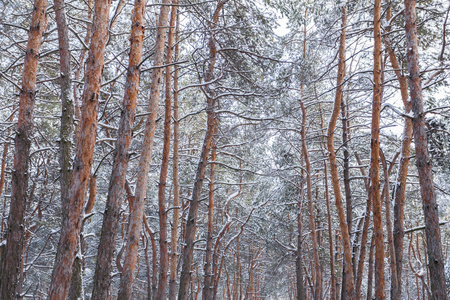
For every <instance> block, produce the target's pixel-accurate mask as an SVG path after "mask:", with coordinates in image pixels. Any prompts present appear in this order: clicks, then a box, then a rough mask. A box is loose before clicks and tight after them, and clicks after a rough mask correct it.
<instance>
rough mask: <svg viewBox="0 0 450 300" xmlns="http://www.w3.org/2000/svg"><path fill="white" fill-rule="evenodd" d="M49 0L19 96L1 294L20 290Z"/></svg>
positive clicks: (41, 7) (35, 20)
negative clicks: (37, 86) (32, 148)
mask: <svg viewBox="0 0 450 300" xmlns="http://www.w3.org/2000/svg"><path fill="white" fill-rule="evenodd" d="M46 10H47V0H35V2H34V9H33V13H32V16H31V24H30V30H29V32H28V42H27V48H26V53H25V61H24V65H23V72H22V88H21V90H20V98H19V118H18V121H17V129H16V137H15V140H14V142H15V144H14V166H13V171H12V184H11V204H10V211H9V217H8V229H7V231H6V246H5V248H4V250H3V251H2V260H1V269H2V273H1V280H0V298H1V299H5V300H8V299H15V298H16V293H18V292H19V293H20V289H21V286H20V284H18V282H19V281H20V278H19V277H20V269H21V268H20V265H21V261H22V253H23V247H24V236H25V212H26V209H27V188H28V177H29V172H28V163H29V156H30V147H31V136H32V130H33V115H34V103H35V100H36V99H35V97H36V75H37V67H38V59H39V50H40V48H41V44H42V35H43V34H44V31H45V28H46V25H47V22H46V16H45V14H46Z"/></svg>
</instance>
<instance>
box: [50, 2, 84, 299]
mask: <svg viewBox="0 0 450 300" xmlns="http://www.w3.org/2000/svg"><path fill="white" fill-rule="evenodd" d="M54 3H55V19H56V25H57V28H58V42H59V71H60V74H61V75H60V76H61V77H60V85H61V95H60V99H61V128H60V133H59V139H60V142H59V143H60V144H59V167H60V169H61V174H60V178H59V181H60V184H61V204H62V212H63V216H66V215H67V205H68V199H69V187H70V179H71V176H72V164H71V162H72V161H71V157H72V134H73V132H74V106H73V98H72V97H73V95H72V92H71V75H70V74H71V70H70V52H69V31H68V28H67V21H66V16H65V11H64V9H65V3H64V0H55V1H54ZM81 283H82V278H81V261H77V259H75V261H74V266H73V273H72V281H71V285H70V289H69V299H71V300H76V299H78V298H79V297H81V291H82V286H81Z"/></svg>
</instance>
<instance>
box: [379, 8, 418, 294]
mask: <svg viewBox="0 0 450 300" xmlns="http://www.w3.org/2000/svg"><path fill="white" fill-rule="evenodd" d="M391 18H392V12H391V7H389V8H388V10H387V12H386V19H387V21H388V22H389V21H390V20H391ZM386 31H387V32H388V33H389V32H390V26H387V27H386ZM384 44H385V48H386V50H387V53H388V55H389V60H390V61H391V65H392V68H393V69H394V70H395V75H396V77H397V80H398V82H399V85H400V93H401V96H402V101H403V105H404V107H405V112H406V113H407V114H409V113H410V112H411V102H409V101H408V97H409V94H408V84H407V81H406V77H405V76H404V75H403V74H402V72H401V67H400V64H399V63H398V60H397V56H396V55H395V51H394V48H393V46H392V42H391V39H390V36H389V35H386V36H385V38H384ZM412 134H413V127H412V121H411V119H410V118H405V127H404V129H403V139H402V147H401V151H400V163H399V166H398V173H397V178H396V185H395V186H394V226H393V238H394V252H395V266H396V268H397V270H396V272H397V282H394V281H391V298H392V299H396V300H400V299H401V295H402V279H401V278H402V265H403V237H404V235H405V232H404V231H405V230H404V226H403V223H404V219H405V192H406V179H407V176H408V168H409V157H410V154H411V140H412Z"/></svg>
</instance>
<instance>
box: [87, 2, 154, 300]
mask: <svg viewBox="0 0 450 300" xmlns="http://www.w3.org/2000/svg"><path fill="white" fill-rule="evenodd" d="M145 4H146V1H145V0H135V2H134V10H133V16H132V25H131V46H130V48H131V49H130V55H129V61H128V72H127V79H126V83H125V94H124V97H123V102H122V114H121V117H120V123H119V130H118V133H117V142H116V147H115V149H114V162H113V169H112V172H111V179H110V182H109V189H108V197H107V199H106V209H105V213H104V215H103V225H102V231H101V235H100V243H99V248H98V256H97V265H96V268H95V276H94V288H93V292H92V299H97V300H102V299H107V298H108V297H109V295H108V291H109V287H110V285H111V271H112V260H113V255H114V251H115V241H116V235H117V228H118V225H119V217H120V208H121V206H122V199H123V196H124V190H125V179H126V173H127V166H128V157H129V155H128V151H129V148H130V144H131V137H132V134H133V123H134V117H135V113H136V103H137V95H138V90H139V64H140V62H141V60H142V41H143V39H144V32H145V28H144V24H145V21H144V11H145Z"/></svg>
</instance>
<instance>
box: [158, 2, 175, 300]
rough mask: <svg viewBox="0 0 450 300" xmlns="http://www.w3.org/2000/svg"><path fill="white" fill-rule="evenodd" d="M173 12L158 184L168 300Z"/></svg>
mask: <svg viewBox="0 0 450 300" xmlns="http://www.w3.org/2000/svg"><path fill="white" fill-rule="evenodd" d="M172 4H173V5H174V6H172V11H171V14H170V21H169V32H168V34H167V54H166V62H167V65H168V66H167V67H166V73H165V82H166V86H165V111H164V143H163V153H162V162H161V171H160V174H159V184H158V214H159V283H158V299H165V298H166V290H167V271H168V269H169V253H168V245H167V210H166V197H165V196H166V195H165V193H166V181H167V172H168V170H169V155H170V123H171V117H172V113H171V111H172V84H171V81H172V74H171V70H172V68H171V66H170V64H171V63H172V56H173V43H174V42H173V41H174V34H175V21H176V17H177V6H176V4H177V0H173V1H172Z"/></svg>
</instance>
